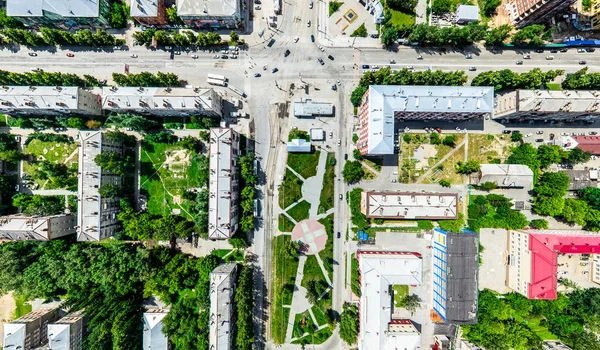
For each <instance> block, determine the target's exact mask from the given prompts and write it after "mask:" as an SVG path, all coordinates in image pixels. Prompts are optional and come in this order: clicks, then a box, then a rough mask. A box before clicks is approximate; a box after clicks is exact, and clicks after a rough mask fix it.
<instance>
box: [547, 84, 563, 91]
mask: <svg viewBox="0 0 600 350" xmlns="http://www.w3.org/2000/svg"><path fill="white" fill-rule="evenodd" d="M546 88H547V89H548V90H562V85H560V84H554V83H549V84H546Z"/></svg>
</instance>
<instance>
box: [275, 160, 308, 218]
mask: <svg viewBox="0 0 600 350" xmlns="http://www.w3.org/2000/svg"><path fill="white" fill-rule="evenodd" d="M302 184H303V182H302V180H300V179H299V178H298V177H297V176H296V175H294V173H293V172H291V171H290V169H285V176H284V177H283V181H282V182H281V185H279V189H278V190H279V207H280V208H281V209H286V208H287V207H289V206H290V205H292V204H293V203H295V202H296V201H298V200H300V199H301V198H302Z"/></svg>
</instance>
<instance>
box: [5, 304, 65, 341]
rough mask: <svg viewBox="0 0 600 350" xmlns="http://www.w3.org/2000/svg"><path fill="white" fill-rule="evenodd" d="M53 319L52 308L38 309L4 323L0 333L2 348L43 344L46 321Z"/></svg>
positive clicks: (45, 333)
mask: <svg viewBox="0 0 600 350" xmlns="http://www.w3.org/2000/svg"><path fill="white" fill-rule="evenodd" d="M55 319H56V311H55V310H54V309H40V310H36V311H32V312H30V313H28V314H27V315H25V316H22V317H19V318H18V319H16V320H14V321H12V322H10V323H5V324H4V327H3V334H2V345H3V346H4V347H3V349H23V350H29V349H32V348H36V347H38V346H40V345H43V344H45V343H46V340H47V334H48V333H47V330H48V323H50V322H52V321H54V320H55Z"/></svg>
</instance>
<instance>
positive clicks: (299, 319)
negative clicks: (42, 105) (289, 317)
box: [292, 311, 315, 338]
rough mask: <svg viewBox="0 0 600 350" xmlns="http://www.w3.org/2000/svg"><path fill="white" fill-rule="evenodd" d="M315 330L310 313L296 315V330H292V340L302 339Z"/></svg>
mask: <svg viewBox="0 0 600 350" xmlns="http://www.w3.org/2000/svg"><path fill="white" fill-rule="evenodd" d="M314 329H315V324H314V322H313V320H312V317H310V313H309V312H308V311H304V312H303V313H301V314H296V317H294V328H293V330H292V338H299V337H302V336H303V335H304V334H305V333H309V334H310V333H312V332H311V330H312V331H314Z"/></svg>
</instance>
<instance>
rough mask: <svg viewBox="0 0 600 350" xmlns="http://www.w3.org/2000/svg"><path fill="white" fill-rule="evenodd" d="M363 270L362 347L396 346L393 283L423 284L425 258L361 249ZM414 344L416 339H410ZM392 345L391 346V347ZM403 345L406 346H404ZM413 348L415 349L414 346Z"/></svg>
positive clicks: (380, 347) (360, 343)
mask: <svg viewBox="0 0 600 350" xmlns="http://www.w3.org/2000/svg"><path fill="white" fill-rule="evenodd" d="M358 256H359V259H358V260H359V268H360V273H361V294H362V296H361V298H360V328H359V329H360V335H359V348H360V349H362V350H370V349H373V350H382V349H389V350H393V349H396V346H397V345H396V344H394V343H395V342H396V341H398V340H400V339H395V340H394V341H391V342H389V343H388V341H390V337H389V336H388V334H387V333H388V332H387V331H388V325H389V323H390V321H391V320H392V318H391V315H392V309H391V308H392V298H393V296H392V295H390V294H389V293H388V290H389V289H390V288H389V286H390V285H395V284H399V285H420V284H421V281H422V271H423V266H422V259H421V258H420V257H418V256H415V255H413V254H412V253H404V252H370V251H359V252H358ZM407 341H408V343H412V342H413V341H414V339H412V340H411V339H407ZM388 344H389V347H388ZM401 348H404V346H403V347H401ZM411 350H412V349H411Z"/></svg>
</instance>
